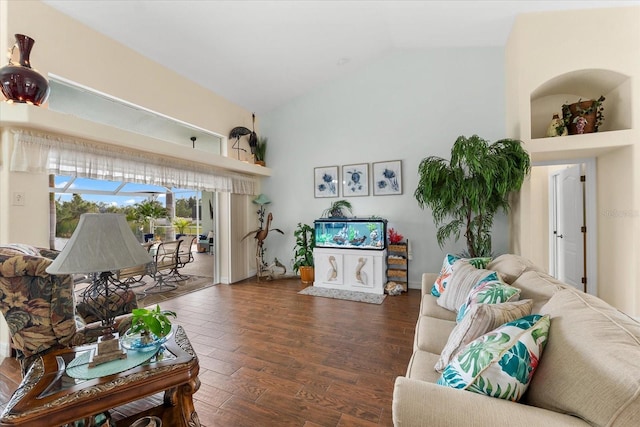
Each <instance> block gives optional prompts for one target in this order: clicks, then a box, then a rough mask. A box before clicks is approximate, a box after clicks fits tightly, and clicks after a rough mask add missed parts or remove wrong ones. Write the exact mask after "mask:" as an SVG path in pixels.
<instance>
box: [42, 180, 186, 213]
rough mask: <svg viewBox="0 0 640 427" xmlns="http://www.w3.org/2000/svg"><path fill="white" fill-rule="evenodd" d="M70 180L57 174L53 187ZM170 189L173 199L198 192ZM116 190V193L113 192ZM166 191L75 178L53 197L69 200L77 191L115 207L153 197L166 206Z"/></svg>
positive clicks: (64, 200) (84, 196)
mask: <svg viewBox="0 0 640 427" xmlns="http://www.w3.org/2000/svg"><path fill="white" fill-rule="evenodd" d="M71 180H73V177H70V176H58V175H57V176H56V177H55V180H54V183H55V188H56V189H57V190H59V191H63V190H64V188H65V187H66V186H67V185H68V183H69V182H70V181H71ZM171 190H172V192H173V193H174V200H178V199H183V198H184V199H188V198H189V197H198V193H199V192H198V191H195V190H187V189H177V188H172V189H171ZM116 191H117V193H115V192H116ZM166 191H167V189H166V188H165V187H162V186H157V185H146V184H136V183H132V182H129V183H126V184H124V186H123V185H122V183H121V182H114V181H102V180H97V179H89V178H76V179H75V180H73V182H72V184H71V185H70V186H69V188H67V190H66V191H65V192H64V193H62V192H57V191H56V196H55V197H56V200H60V201H61V202H66V201H70V200H71V198H72V197H73V194H74V193H78V194H80V195H81V196H82V198H83V199H84V200H87V201H90V202H95V203H104V204H105V205H107V206H117V207H125V206H132V205H135V204H136V203H140V202H142V201H144V200H147V199H149V197H153V198H154V199H155V200H157V201H158V202H160V203H161V204H162V205H163V206H166ZM114 193H115V194H114Z"/></svg>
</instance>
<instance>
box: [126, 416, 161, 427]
mask: <svg viewBox="0 0 640 427" xmlns="http://www.w3.org/2000/svg"><path fill="white" fill-rule="evenodd" d="M131 427H162V420H161V419H160V418H158V417H143V418H140V419H139V420H136V421H135V422H134V423H133V424H131Z"/></svg>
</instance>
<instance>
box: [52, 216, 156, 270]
mask: <svg viewBox="0 0 640 427" xmlns="http://www.w3.org/2000/svg"><path fill="white" fill-rule="evenodd" d="M150 262H151V256H150V255H149V253H148V252H147V250H146V249H145V248H144V247H143V246H142V245H141V244H140V242H138V240H137V239H136V237H135V235H134V234H133V232H132V231H131V229H130V228H129V224H127V220H126V217H125V216H124V215H123V214H112V213H104V214H100V213H86V214H82V215H81V216H80V222H79V223H78V227H77V228H76V231H75V232H74V233H73V235H72V236H71V239H70V240H69V241H68V242H67V245H66V246H65V247H64V249H63V250H62V252H61V253H60V254H59V255H58V257H57V258H56V259H55V260H54V261H53V263H51V265H49V267H47V270H46V271H47V273H49V274H74V273H101V272H106V271H115V270H121V269H123V268H128V267H135V266H138V265H143V264H148V263H150Z"/></svg>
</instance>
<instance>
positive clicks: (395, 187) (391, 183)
mask: <svg viewBox="0 0 640 427" xmlns="http://www.w3.org/2000/svg"><path fill="white" fill-rule="evenodd" d="M373 194H374V195H375V196H385V195H391V194H402V160H394V161H390V162H378V163H374V164H373Z"/></svg>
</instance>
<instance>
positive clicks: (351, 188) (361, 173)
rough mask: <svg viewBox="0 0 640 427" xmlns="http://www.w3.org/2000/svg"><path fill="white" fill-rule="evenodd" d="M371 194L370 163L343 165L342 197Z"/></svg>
mask: <svg viewBox="0 0 640 427" xmlns="http://www.w3.org/2000/svg"><path fill="white" fill-rule="evenodd" d="M368 195H369V164H368V163H361V164H358V165H344V166H342V197H350V196H353V197H357V196H368Z"/></svg>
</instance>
